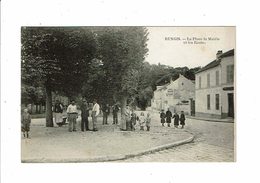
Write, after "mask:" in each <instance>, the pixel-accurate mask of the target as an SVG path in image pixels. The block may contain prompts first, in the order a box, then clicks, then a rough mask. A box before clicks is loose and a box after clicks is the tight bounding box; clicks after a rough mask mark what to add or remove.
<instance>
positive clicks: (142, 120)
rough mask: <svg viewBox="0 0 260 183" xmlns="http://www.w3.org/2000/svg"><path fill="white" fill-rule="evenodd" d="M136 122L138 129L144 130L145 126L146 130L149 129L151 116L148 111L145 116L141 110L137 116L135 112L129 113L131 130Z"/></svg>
mask: <svg viewBox="0 0 260 183" xmlns="http://www.w3.org/2000/svg"><path fill="white" fill-rule="evenodd" d="M137 122H138V124H139V126H140V130H142V131H144V128H145V127H146V130H147V131H150V127H151V116H150V113H147V115H146V117H145V115H144V113H143V112H141V114H140V116H137V115H136V113H134V112H133V113H132V114H131V130H135V127H136V125H137Z"/></svg>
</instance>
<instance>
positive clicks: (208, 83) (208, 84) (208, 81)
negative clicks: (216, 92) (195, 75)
mask: <svg viewBox="0 0 260 183" xmlns="http://www.w3.org/2000/svg"><path fill="white" fill-rule="evenodd" d="M207 87H210V74H209V73H208V74H207Z"/></svg>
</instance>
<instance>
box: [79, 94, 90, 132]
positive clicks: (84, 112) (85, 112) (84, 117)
mask: <svg viewBox="0 0 260 183" xmlns="http://www.w3.org/2000/svg"><path fill="white" fill-rule="evenodd" d="M80 109H81V131H83V132H84V130H86V131H89V127H88V117H89V106H88V102H87V100H86V99H83V104H82V106H81V107H80Z"/></svg>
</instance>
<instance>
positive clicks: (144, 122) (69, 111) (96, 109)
mask: <svg viewBox="0 0 260 183" xmlns="http://www.w3.org/2000/svg"><path fill="white" fill-rule="evenodd" d="M111 110H112V114H113V124H118V112H119V110H120V108H119V106H118V105H117V104H115V105H113V106H112V107H111V108H110V106H109V104H106V105H103V106H102V107H101V108H100V105H99V104H98V103H97V100H96V99H94V100H93V105H90V104H89V103H88V102H87V100H86V99H83V100H82V104H81V105H80V106H77V105H76V103H75V100H72V101H71V103H70V105H69V106H68V107H67V106H64V105H63V104H62V103H60V102H59V101H58V100H57V101H56V102H55V105H54V106H53V113H54V119H55V123H56V124H57V125H58V126H62V125H64V124H66V121H68V123H69V125H68V126H69V127H68V130H69V132H73V131H77V129H76V122H77V118H78V117H79V115H80V116H81V131H90V130H92V131H97V130H98V129H97V117H98V115H99V114H100V111H102V113H103V125H106V124H108V116H109V114H110V111H111ZM90 113H91V114H90ZM90 116H91V118H92V129H90V127H89V126H90V125H89V117H90ZM123 116H124V118H125V119H124V120H122V122H121V130H131V131H134V130H136V128H137V127H138V126H139V127H140V130H141V131H144V130H145V128H146V130H147V131H150V128H151V116H150V113H147V114H146V116H145V115H144V112H141V113H140V115H139V116H138V115H137V114H136V112H135V111H134V109H132V108H130V107H129V106H128V105H127V106H126V109H125V111H124V113H123ZM160 118H161V123H162V126H164V124H165V123H167V126H168V127H170V124H171V120H172V119H173V118H174V127H175V128H178V126H179V125H181V128H184V125H185V115H184V112H183V111H181V114H180V116H179V114H178V113H177V112H175V113H174V115H172V112H171V111H170V110H169V109H168V110H167V111H166V113H165V112H164V110H162V111H161V113H160ZM30 124H31V115H30V113H29V112H28V109H27V108H26V109H24V111H23V114H22V132H23V135H24V137H27V138H29V131H30Z"/></svg>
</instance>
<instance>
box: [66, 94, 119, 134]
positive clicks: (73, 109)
mask: <svg viewBox="0 0 260 183" xmlns="http://www.w3.org/2000/svg"><path fill="white" fill-rule="evenodd" d="M79 111H80V114H79ZM101 111H102V113H103V125H106V124H108V116H109V114H110V106H109V105H108V104H106V105H103V106H102V107H100V105H99V104H98V103H97V100H96V99H94V100H93V106H92V105H90V104H89V103H88V102H87V100H86V99H83V101H82V104H81V105H80V106H79V107H77V106H76V104H75V101H74V100H72V101H71V104H70V105H69V106H68V108H67V110H66V112H67V116H68V122H69V131H70V132H72V131H76V120H77V118H78V116H79V115H80V116H81V131H90V128H89V117H90V116H91V118H92V126H93V128H92V131H97V130H98V129H97V117H98V115H99V114H100V112H101ZM118 111H119V107H118V105H117V104H115V105H113V106H112V113H113V124H118ZM90 113H91V114H90Z"/></svg>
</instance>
